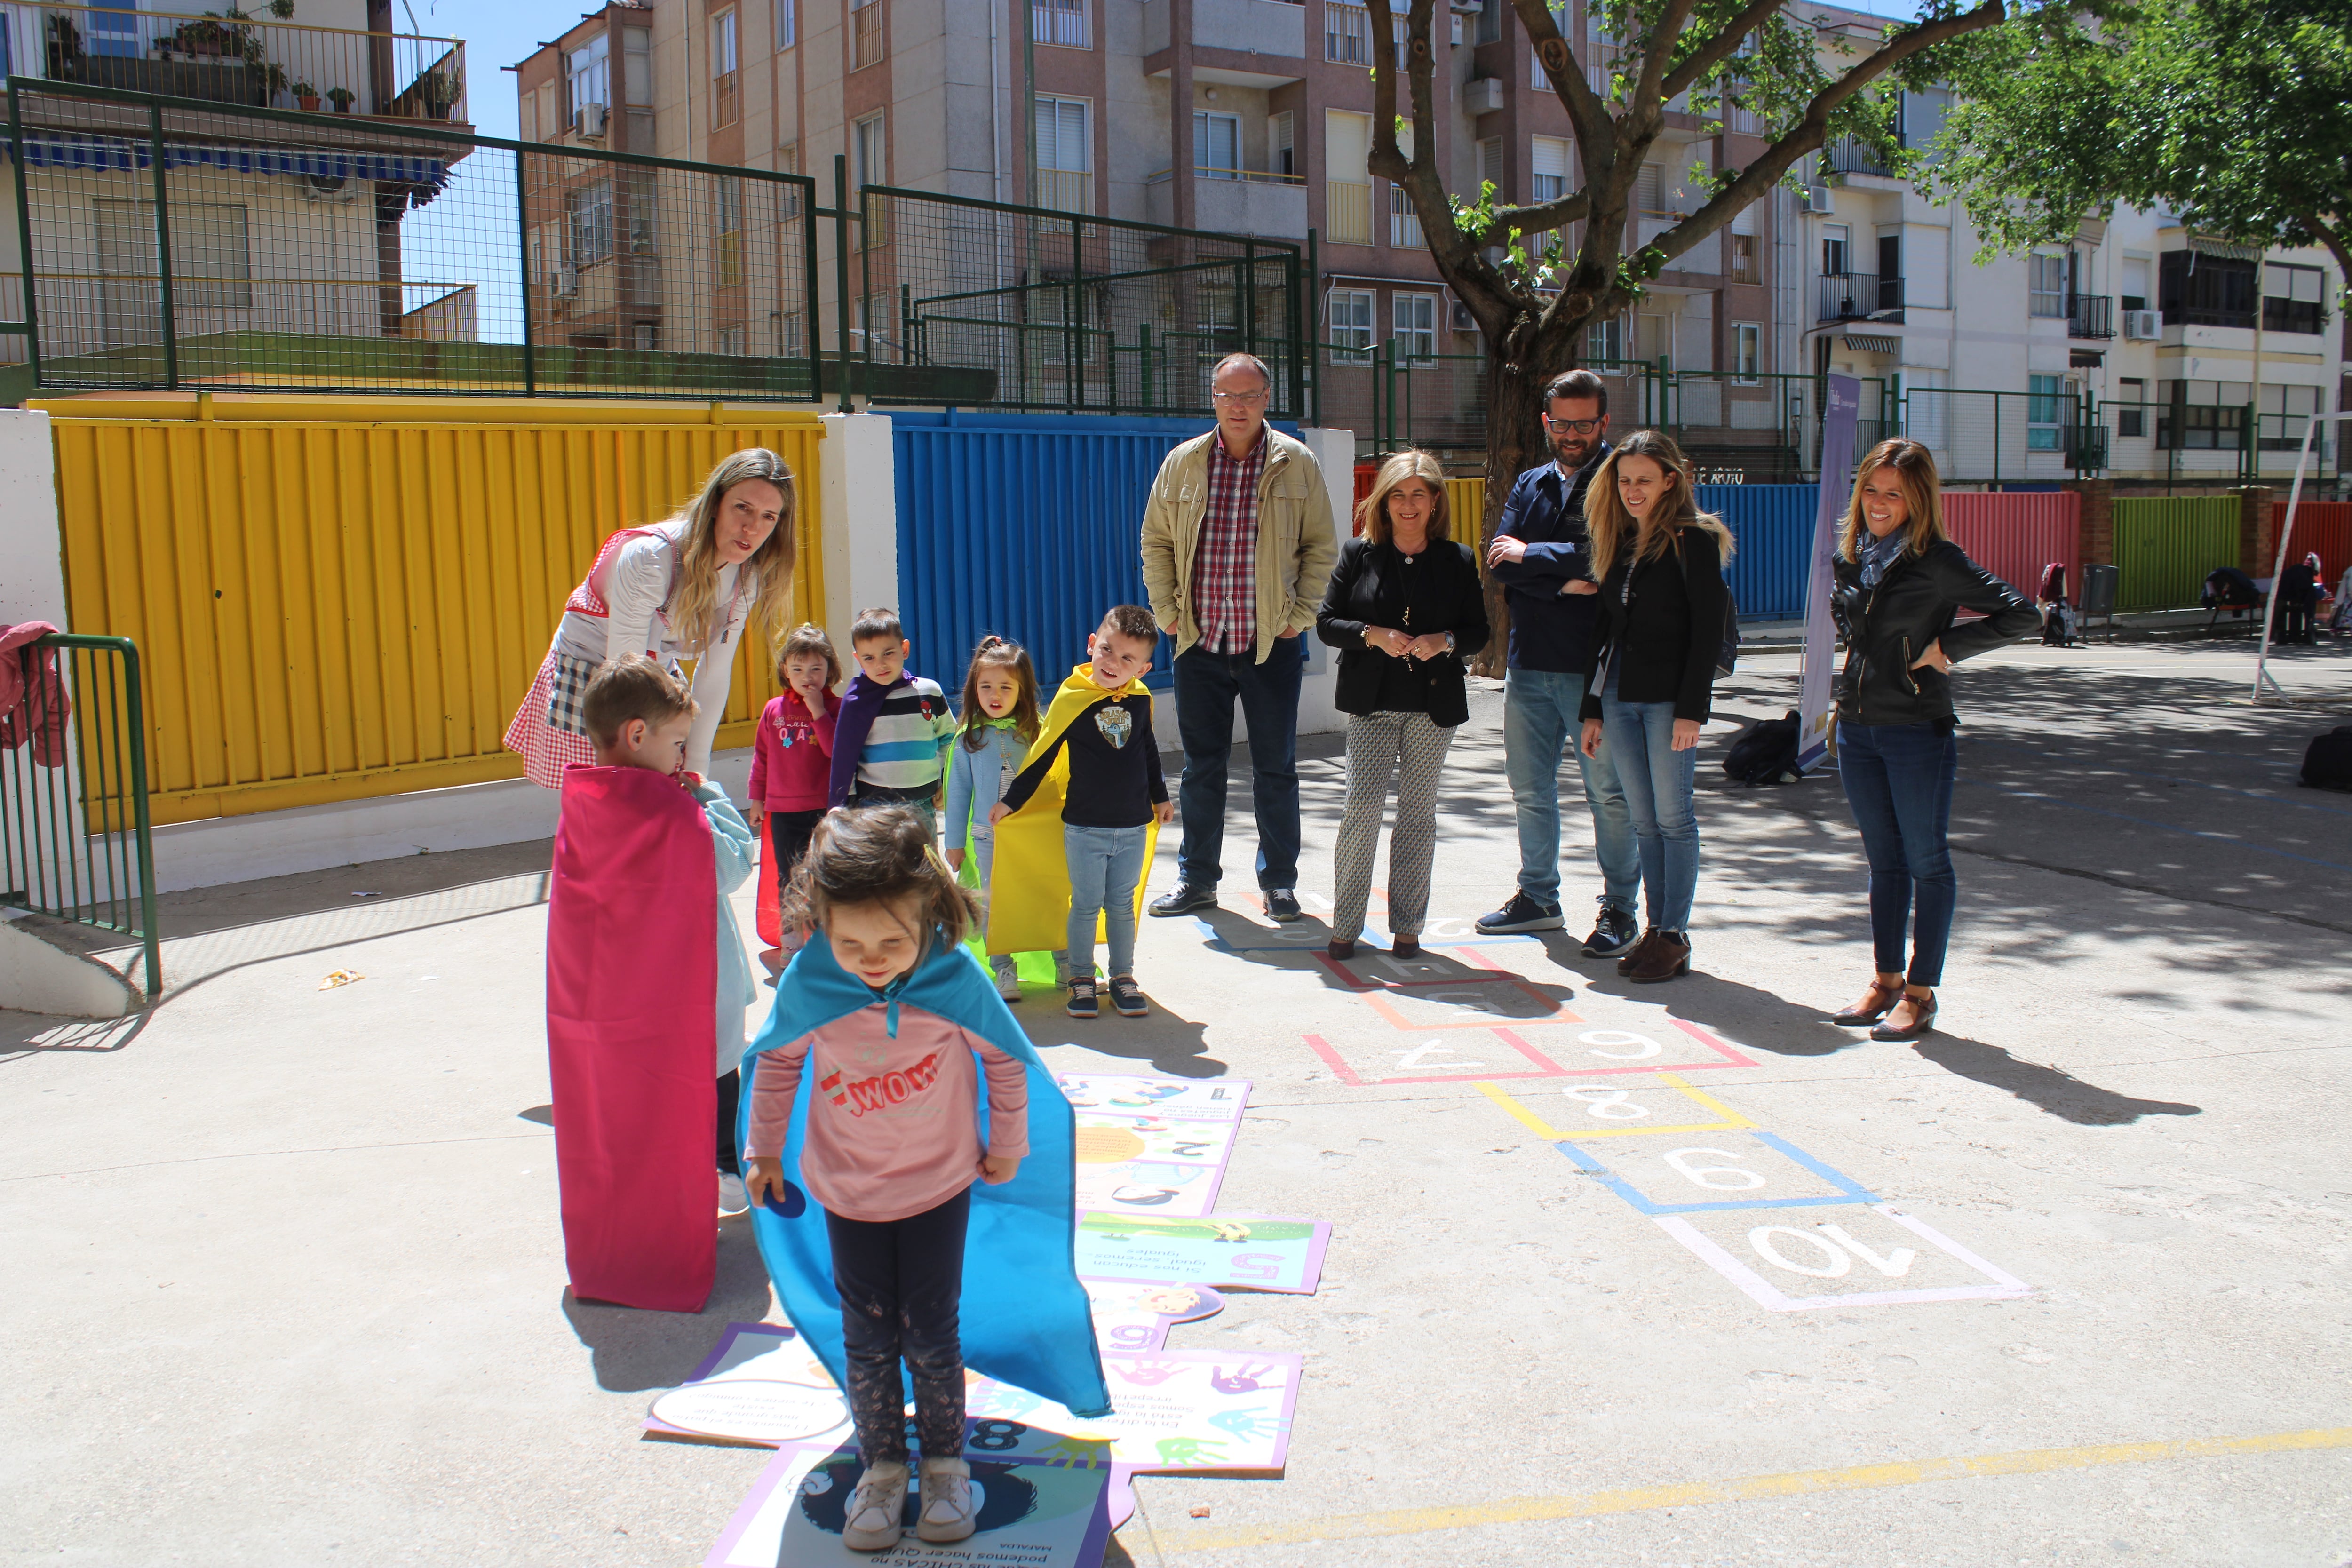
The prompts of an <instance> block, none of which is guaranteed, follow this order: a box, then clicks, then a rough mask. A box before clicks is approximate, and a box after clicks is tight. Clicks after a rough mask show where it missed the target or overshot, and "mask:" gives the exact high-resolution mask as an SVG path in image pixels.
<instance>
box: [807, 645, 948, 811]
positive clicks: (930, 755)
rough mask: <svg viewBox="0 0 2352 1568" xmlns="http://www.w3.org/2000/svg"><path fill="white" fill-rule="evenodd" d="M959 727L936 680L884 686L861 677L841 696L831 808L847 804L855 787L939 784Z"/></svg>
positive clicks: (907, 679)
mask: <svg viewBox="0 0 2352 1568" xmlns="http://www.w3.org/2000/svg"><path fill="white" fill-rule="evenodd" d="M955 727H956V725H955V714H954V712H953V711H952V710H950V708H949V707H948V699H947V693H945V692H943V691H941V690H940V683H939V682H938V681H936V680H930V679H926V678H924V677H922V676H919V675H901V676H900V677H899V678H898V679H897V680H896V681H895V682H893V683H892V684H891V685H889V686H887V687H881V686H877V685H875V684H874V682H872V681H871V680H868V679H866V677H865V676H864V675H859V676H857V677H856V678H855V679H852V680H851V681H850V683H849V689H847V690H846V691H845V692H843V693H842V698H841V712H840V715H839V717H838V718H837V719H836V720H835V726H834V736H833V773H832V778H831V780H830V781H829V782H830V789H829V792H828V800H827V804H828V805H840V804H841V803H842V802H843V801H845V800H846V799H848V798H849V791H850V786H851V785H852V784H868V785H871V786H873V787H875V788H877V789H889V790H916V789H921V788H923V787H924V786H925V785H927V784H937V783H938V782H939V779H940V774H941V773H945V772H946V771H947V750H948V746H949V745H950V742H952V741H953V740H954V737H955Z"/></svg>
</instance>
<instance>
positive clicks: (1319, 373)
mask: <svg viewBox="0 0 2352 1568" xmlns="http://www.w3.org/2000/svg"><path fill="white" fill-rule="evenodd" d="M1319 238H1320V237H1319V236H1318V234H1317V232H1316V231H1315V230H1314V229H1311V228H1310V229H1308V230H1307V276H1306V277H1304V278H1302V279H1299V284H1298V288H1299V292H1300V293H1301V294H1302V295H1304V296H1305V298H1304V299H1303V300H1301V302H1300V308H1299V309H1298V310H1297V312H1296V313H1295V314H1294V315H1293V316H1292V317H1291V321H1292V323H1293V324H1292V326H1291V329H1290V357H1291V363H1292V367H1293V372H1294V374H1298V375H1301V376H1305V375H1307V374H1309V373H1310V372H1311V374H1312V375H1313V378H1314V379H1313V380H1312V381H1310V382H1308V383H1307V399H1308V401H1307V407H1308V408H1309V409H1311V410H1312V411H1313V414H1314V417H1315V426H1316V428H1318V429H1320V428H1322V426H1323V358H1322V352H1321V350H1320V349H1319V348H1318V349H1309V348H1308V347H1307V342H1306V339H1307V322H1309V321H1312V322H1314V323H1316V324H1317V328H1318V330H1317V331H1316V332H1315V339H1316V342H1318V344H1319V343H1320V342H1322V338H1323V334H1322V331H1320V330H1319V329H1320V326H1321V322H1322V320H1323V298H1322V294H1321V291H1320V289H1319V285H1320V283H1321V281H1322V266H1323V262H1322V258H1321V256H1320V254H1319V253H1318V249H1317V244H1318V239H1319ZM27 298H28V299H29V298H30V295H29V294H28V295H27ZM31 319H32V317H31V314H30V312H29V307H28V310H27V314H26V320H27V321H30V320H31Z"/></svg>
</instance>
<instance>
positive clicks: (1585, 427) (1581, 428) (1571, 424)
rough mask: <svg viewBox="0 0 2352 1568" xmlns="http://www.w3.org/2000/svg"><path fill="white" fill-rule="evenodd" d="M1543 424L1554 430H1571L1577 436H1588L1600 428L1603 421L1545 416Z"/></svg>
mask: <svg viewBox="0 0 2352 1568" xmlns="http://www.w3.org/2000/svg"><path fill="white" fill-rule="evenodd" d="M1543 422H1544V423H1545V424H1546V425H1548V426H1550V427H1551V428H1553V429H1554V430H1571V431H1574V432H1575V433H1576V434H1577V435H1579V436H1590V435H1591V434H1592V433H1593V432H1594V431H1595V430H1598V429H1600V428H1601V426H1602V424H1604V423H1605V422H1606V421H1605V420H1604V419H1555V418H1553V417H1552V416H1550V415H1549V414H1547V415H1545V416H1543Z"/></svg>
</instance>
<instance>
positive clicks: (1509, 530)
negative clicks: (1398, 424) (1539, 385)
mask: <svg viewBox="0 0 2352 1568" xmlns="http://www.w3.org/2000/svg"><path fill="white" fill-rule="evenodd" d="M1544 406H1545V408H1546V410H1547V412H1546V413H1545V415H1544V421H1543V423H1544V437H1545V439H1546V441H1547V442H1549V445H1550V447H1551V452H1552V460H1551V461H1550V462H1549V463H1545V464H1543V465H1542V466H1541V467H1539V468H1529V469H1528V471H1527V472H1526V473H1524V474H1521V475H1520V476H1519V477H1518V479H1517V482H1516V483H1514V484H1513V485H1512V486H1511V496H1510V500H1507V501H1506V502H1505V503H1504V504H1503V518H1502V521H1501V522H1500V523H1498V524H1497V525H1496V529H1495V541H1494V542H1493V543H1492V544H1491V545H1489V546H1488V547H1487V551H1486V565H1487V569H1488V570H1489V571H1491V572H1492V573H1493V574H1495V576H1496V579H1497V580H1499V581H1500V582H1501V583H1502V584H1503V586H1504V593H1505V595H1506V599H1507V603H1508V605H1509V606H1510V611H1511V654H1510V664H1509V667H1508V668H1507V669H1506V670H1505V671H1504V676H1503V766H1504V771H1505V772H1506V773H1507V774H1508V775H1509V777H1510V781H1511V798H1512V800H1513V801H1514V802H1515V803H1516V804H1517V806H1518V817H1519V886H1518V890H1517V892H1515V893H1513V894H1512V895H1511V897H1510V899H1509V900H1508V901H1507V902H1506V903H1505V904H1504V905H1503V907H1502V908H1501V909H1499V910H1495V911H1494V912H1493V913H1492V914H1486V915H1481V916H1479V917H1478V929H1479V930H1480V931H1487V932H1500V931H1558V930H1559V929H1560V928H1561V927H1562V926H1563V925H1564V924H1565V923H1566V922H1565V921H1563V920H1562V919H1561V916H1560V901H1559V753H1560V748H1561V747H1562V746H1563V745H1568V746H1569V749H1570V750H1571V751H1574V752H1576V762H1577V766H1578V768H1579V769H1580V771H1581V772H1582V773H1583V777H1584V799H1585V804H1586V805H1588V806H1589V807H1591V812H1592V846H1593V852H1594V855H1595V857H1596V858H1598V859H1599V860H1600V862H1601V918H1600V920H1599V921H1598V922H1597V923H1596V924H1595V925H1594V926H1593V930H1592V934H1591V936H1589V937H1587V938H1586V939H1585V942H1584V953H1585V956H1586V957H1588V958H1616V957H1619V956H1621V955H1622V954H1624V953H1627V952H1632V951H1633V944H1634V943H1635V942H1637V941H1639V940H1640V938H1641V934H1642V931H1641V927H1640V925H1639V923H1638V922H1637V921H1635V918H1634V913H1633V896H1634V894H1635V892H1636V891H1637V890H1638V889H1639V888H1640V886H1641V861H1640V859H1639V851H1638V850H1637V849H1636V847H1635V846H1634V842H1633V817H1632V816H1631V815H1630V814H1629V813H1628V812H1627V810H1626V808H1625V792H1624V789H1623V788H1622V786H1621V785H1620V784H1618V782H1617V770H1616V768H1615V766H1614V765H1613V764H1612V763H1611V762H1610V760H1609V756H1608V753H1607V752H1606V751H1604V752H1602V754H1601V755H1600V756H1598V757H1588V756H1586V755H1584V753H1583V752H1582V750H1581V749H1580V748H1578V747H1575V746H1573V745H1570V742H1572V741H1573V740H1574V738H1575V736H1576V734H1577V732H1578V729H1579V724H1578V720H1577V715H1578V711H1579V710H1580V708H1581V707H1582V706H1583V703H1584V687H1585V682H1586V681H1588V680H1590V679H1591V677H1592V668H1593V660H1594V658H1595V656H1596V655H1597V654H1598V652H1599V649H1598V647H1596V646H1595V645H1596V642H1597V640H1598V638H1597V633H1598V630H1599V627H1600V623H1601V601H1600V599H1599V598H1598V597H1597V595H1599V593H1600V591H1601V590H1600V587H1599V585H1598V584H1595V583H1594V582H1593V581H1592V571H1591V557H1590V556H1589V555H1588V554H1587V553H1586V551H1585V538H1584V492H1585V490H1586V489H1587V488H1588V487H1590V486H1591V483H1592V476H1593V474H1594V473H1595V472H1596V471H1597V470H1598V469H1599V468H1600V467H1601V460H1602V459H1603V458H1606V457H1607V456H1608V455H1609V441H1608V434H1609V389H1608V387H1606V386H1605V385H1603V384H1601V378H1600V377H1599V376H1597V375H1595V374H1592V373H1591V371H1589V370H1572V371H1569V372H1567V373H1566V374H1562V375H1559V376H1555V377H1553V379H1552V382H1551V384H1550V385H1549V386H1548V387H1546V388H1545V389H1544Z"/></svg>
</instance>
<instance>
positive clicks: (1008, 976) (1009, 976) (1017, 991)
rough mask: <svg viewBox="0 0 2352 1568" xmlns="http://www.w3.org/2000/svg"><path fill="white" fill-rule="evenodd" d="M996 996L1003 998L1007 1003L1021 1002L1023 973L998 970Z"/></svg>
mask: <svg viewBox="0 0 2352 1568" xmlns="http://www.w3.org/2000/svg"><path fill="white" fill-rule="evenodd" d="M996 994H998V995H999V996H1002V997H1003V998H1004V999H1005V1000H1006V1001H1007V1002H1018V1001H1020V1000H1021V972H1020V971H1019V970H1017V969H1000V970H998V971H997V972H996Z"/></svg>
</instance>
